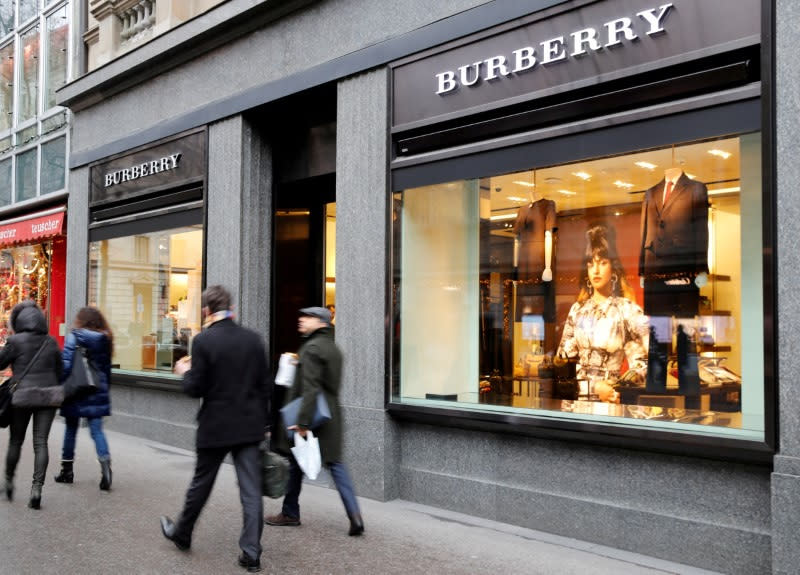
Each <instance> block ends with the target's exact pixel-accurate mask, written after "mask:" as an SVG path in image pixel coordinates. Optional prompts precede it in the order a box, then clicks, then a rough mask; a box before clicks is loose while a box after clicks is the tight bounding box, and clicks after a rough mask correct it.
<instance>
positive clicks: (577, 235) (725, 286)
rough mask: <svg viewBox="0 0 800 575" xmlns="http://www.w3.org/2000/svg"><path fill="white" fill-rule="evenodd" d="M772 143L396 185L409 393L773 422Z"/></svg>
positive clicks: (709, 423)
mask: <svg viewBox="0 0 800 575" xmlns="http://www.w3.org/2000/svg"><path fill="white" fill-rule="evenodd" d="M761 149H762V144H761V135H760V133H759V132H748V133H739V134H733V135H731V134H725V135H720V136H711V137H708V138H703V139H699V140H694V141H685V142H683V141H682V142H676V143H674V144H672V145H663V146H660V147H657V148H653V149H645V150H632V151H629V152H626V153H621V154H615V155H613V156H608V157H602V156H601V157H594V158H589V159H583V158H582V159H580V161H565V162H563V163H559V164H558V165H545V166H536V167H533V166H532V167H531V168H530V169H525V170H521V171H514V172H512V173H503V174H498V175H487V176H486V177H479V178H470V179H464V180H453V181H449V182H445V183H438V184H433V185H429V186H421V187H415V188H410V189H405V190H403V191H400V192H397V193H395V194H394V196H393V203H394V209H393V217H392V225H393V244H394V269H395V273H394V284H393V317H394V325H393V331H392V333H393V338H392V340H393V364H394V365H393V379H394V381H393V384H394V385H393V398H392V399H393V401H396V402H400V403H404V404H412V405H414V404H416V405H424V406H445V407H459V408H461V409H467V410H479V411H489V412H501V413H514V414H522V415H535V416H542V417H548V418H553V417H556V418H561V419H568V420H588V421H592V422H598V421H599V422H606V423H611V424H615V425H626V426H640V427H647V428H660V429H663V430H669V431H682V432H688V433H699V434H710V435H716V436H724V437H732V438H742V439H748V440H750V439H763V437H764V425H765V407H764V397H765V389H764V369H765V368H764V365H765V339H764V305H763V295H764V294H763V285H764V270H763V263H762V262H763V259H762V246H763V213H762V207H763V206H762V189H761V181H762V170H761ZM565 153H567V154H568V153H569V152H565ZM576 153H577V152H576ZM533 161H535V159H534V160H532V162H533Z"/></svg>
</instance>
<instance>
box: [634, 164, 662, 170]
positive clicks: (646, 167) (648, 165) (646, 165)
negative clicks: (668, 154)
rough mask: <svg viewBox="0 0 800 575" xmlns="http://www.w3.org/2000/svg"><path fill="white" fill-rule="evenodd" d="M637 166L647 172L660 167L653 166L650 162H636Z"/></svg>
mask: <svg viewBox="0 0 800 575" xmlns="http://www.w3.org/2000/svg"><path fill="white" fill-rule="evenodd" d="M635 165H637V166H639V167H640V168H644V169H645V170H650V171H653V170H655V169H656V168H657V167H658V166H656V165H655V164H651V163H650V162H636V164H635Z"/></svg>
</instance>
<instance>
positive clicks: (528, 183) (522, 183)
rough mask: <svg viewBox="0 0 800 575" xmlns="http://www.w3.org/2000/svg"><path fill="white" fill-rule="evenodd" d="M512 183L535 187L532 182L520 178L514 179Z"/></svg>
mask: <svg viewBox="0 0 800 575" xmlns="http://www.w3.org/2000/svg"><path fill="white" fill-rule="evenodd" d="M511 183H512V184H517V185H518V186H525V187H526V188H535V187H536V184H534V183H533V182H523V181H522V180H514V181H513V182H511Z"/></svg>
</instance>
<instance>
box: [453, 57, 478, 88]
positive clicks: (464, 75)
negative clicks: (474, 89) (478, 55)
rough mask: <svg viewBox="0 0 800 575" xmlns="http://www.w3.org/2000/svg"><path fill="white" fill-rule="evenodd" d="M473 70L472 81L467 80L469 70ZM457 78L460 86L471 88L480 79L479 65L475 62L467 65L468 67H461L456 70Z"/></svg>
mask: <svg viewBox="0 0 800 575" xmlns="http://www.w3.org/2000/svg"><path fill="white" fill-rule="evenodd" d="M470 68H475V77H474V78H472V80H470V79H469V69H470ZM458 74H459V77H460V78H461V85H462V86H472V85H474V84H477V83H478V80H480V79H481V63H480V62H475V63H474V64H469V65H468V66H461V67H460V68H459V69H458Z"/></svg>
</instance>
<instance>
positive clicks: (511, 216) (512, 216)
mask: <svg viewBox="0 0 800 575" xmlns="http://www.w3.org/2000/svg"><path fill="white" fill-rule="evenodd" d="M516 217H517V214H498V215H496V216H490V217H489V220H490V221H492V222H498V221H501V220H513V219H515V218H516Z"/></svg>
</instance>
